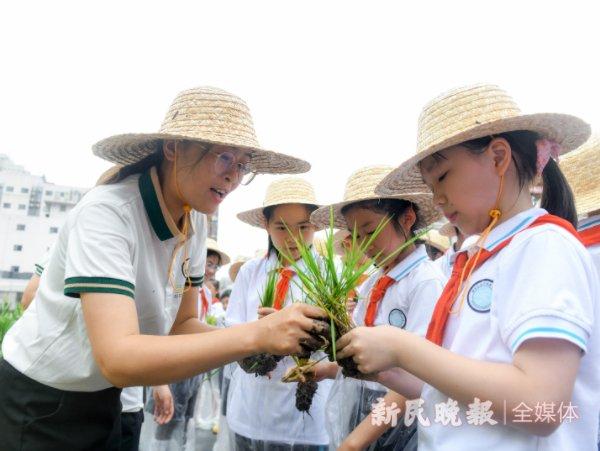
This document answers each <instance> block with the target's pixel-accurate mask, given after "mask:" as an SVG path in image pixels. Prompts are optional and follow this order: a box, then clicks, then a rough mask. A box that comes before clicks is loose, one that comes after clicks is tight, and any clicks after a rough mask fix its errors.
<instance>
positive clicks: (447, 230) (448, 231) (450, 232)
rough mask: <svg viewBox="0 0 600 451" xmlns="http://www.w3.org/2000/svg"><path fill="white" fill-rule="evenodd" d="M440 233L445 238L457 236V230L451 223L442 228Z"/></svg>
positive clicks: (439, 230)
mask: <svg viewBox="0 0 600 451" xmlns="http://www.w3.org/2000/svg"><path fill="white" fill-rule="evenodd" d="M438 232H440V235H442V236H445V237H446V238H452V237H454V236H456V229H454V226H453V225H452V224H450V223H449V222H447V223H445V224H444V225H443V226H441V227H440V228H439V229H438Z"/></svg>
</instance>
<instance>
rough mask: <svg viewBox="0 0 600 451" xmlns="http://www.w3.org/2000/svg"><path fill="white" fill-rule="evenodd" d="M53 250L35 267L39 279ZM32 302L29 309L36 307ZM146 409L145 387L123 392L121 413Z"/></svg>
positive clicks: (126, 389) (131, 388)
mask: <svg viewBox="0 0 600 451" xmlns="http://www.w3.org/2000/svg"><path fill="white" fill-rule="evenodd" d="M51 253H52V248H50V249H49V250H48V251H47V252H46V253H45V254H44V256H43V257H42V258H41V259H39V260H38V261H37V263H35V265H34V272H35V274H36V275H38V276H39V277H42V274H43V273H44V268H46V266H48V262H49V261H50V254H51ZM34 305H35V304H34V303H33V302H32V303H31V304H30V306H29V308H33V307H34ZM143 408H144V388H143V387H125V388H124V389H123V390H121V412H123V413H134V412H139V411H140V410H142V409H143Z"/></svg>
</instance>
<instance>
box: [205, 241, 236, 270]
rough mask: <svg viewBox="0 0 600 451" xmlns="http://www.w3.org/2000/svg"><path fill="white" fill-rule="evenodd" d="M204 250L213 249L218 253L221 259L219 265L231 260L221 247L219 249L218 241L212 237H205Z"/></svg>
mask: <svg viewBox="0 0 600 451" xmlns="http://www.w3.org/2000/svg"><path fill="white" fill-rule="evenodd" d="M206 250H208V251H213V252H216V253H217V254H219V257H220V259H221V266H223V265H227V264H229V262H230V261H231V258H229V255H227V253H226V252H225V251H224V250H223V249H221V248H220V247H219V245H218V243H217V242H216V241H215V240H213V239H212V238H206Z"/></svg>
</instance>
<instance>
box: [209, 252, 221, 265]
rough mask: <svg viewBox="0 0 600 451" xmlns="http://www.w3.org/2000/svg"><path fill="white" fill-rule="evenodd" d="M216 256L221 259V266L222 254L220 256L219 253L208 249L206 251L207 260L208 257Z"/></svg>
mask: <svg viewBox="0 0 600 451" xmlns="http://www.w3.org/2000/svg"><path fill="white" fill-rule="evenodd" d="M211 255H212V256H214V257H217V258H218V259H219V265H220V264H221V254H219V253H218V252H215V251H213V250H212V249H208V250H207V251H206V259H207V260H208V257H210V256H211Z"/></svg>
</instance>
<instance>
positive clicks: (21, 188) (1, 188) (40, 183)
mask: <svg viewBox="0 0 600 451" xmlns="http://www.w3.org/2000/svg"><path fill="white" fill-rule="evenodd" d="M86 191H87V189H83V188H74V187H71V186H61V185H55V184H53V183H48V182H46V180H45V178H44V177H43V176H37V175H32V174H30V173H29V172H27V171H26V170H25V169H24V168H23V167H22V166H18V165H15V164H14V163H13V162H12V161H11V160H10V159H9V158H8V157H7V156H6V155H2V154H0V302H2V301H3V300H8V301H9V302H11V303H14V302H16V301H18V300H20V298H21V294H22V293H23V289H24V288H25V285H27V282H28V280H29V278H30V277H31V276H32V274H33V270H34V264H35V263H36V262H37V261H39V259H40V258H41V257H42V256H43V255H44V254H45V252H46V251H47V250H48V249H49V248H50V246H51V245H52V244H53V243H54V240H55V239H56V237H57V234H58V231H59V230H60V228H61V227H62V225H63V223H64V221H65V218H66V215H67V213H68V212H69V210H71V208H73V207H74V206H75V204H76V203H77V202H78V201H79V199H81V197H82V196H83V195H84V194H85V192H86Z"/></svg>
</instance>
